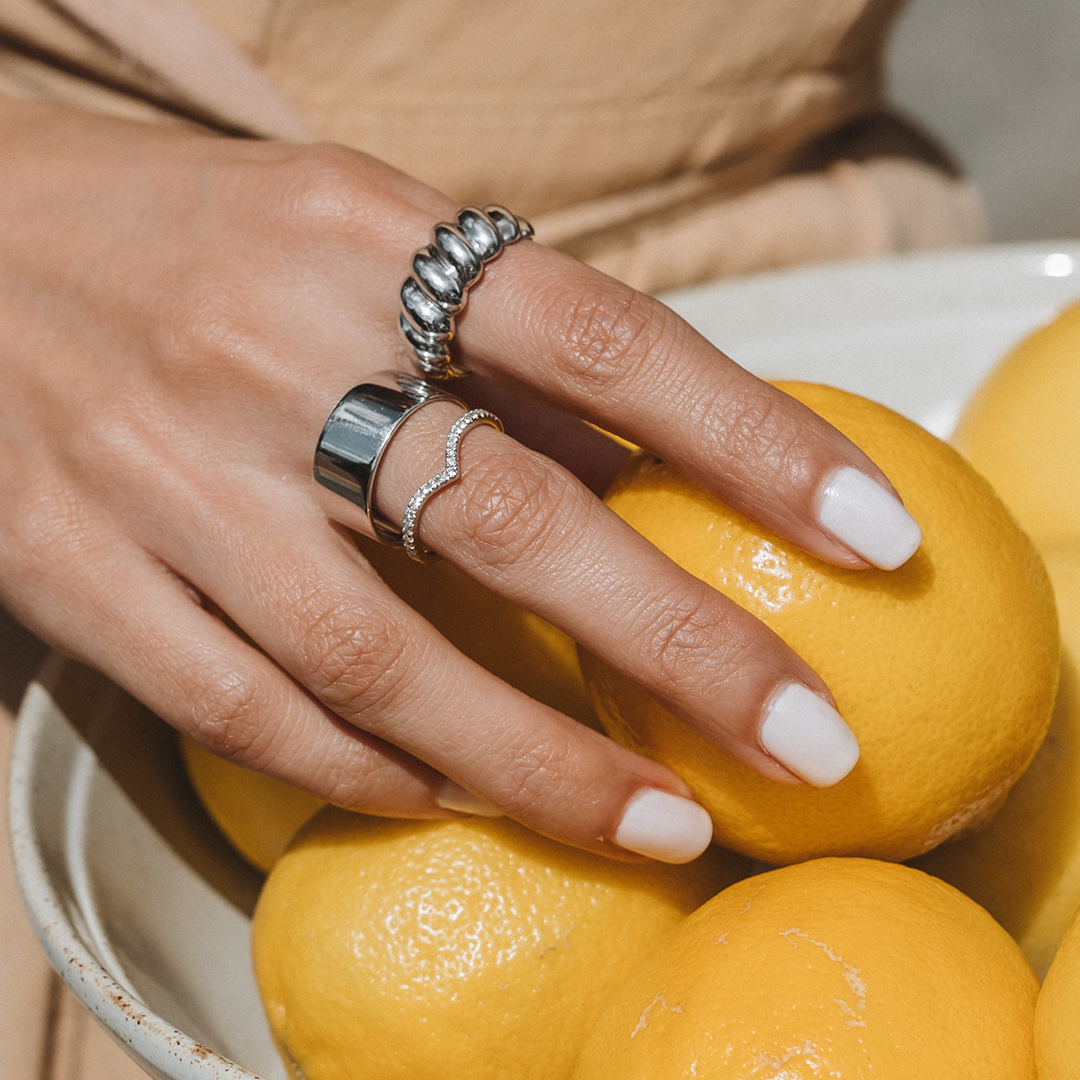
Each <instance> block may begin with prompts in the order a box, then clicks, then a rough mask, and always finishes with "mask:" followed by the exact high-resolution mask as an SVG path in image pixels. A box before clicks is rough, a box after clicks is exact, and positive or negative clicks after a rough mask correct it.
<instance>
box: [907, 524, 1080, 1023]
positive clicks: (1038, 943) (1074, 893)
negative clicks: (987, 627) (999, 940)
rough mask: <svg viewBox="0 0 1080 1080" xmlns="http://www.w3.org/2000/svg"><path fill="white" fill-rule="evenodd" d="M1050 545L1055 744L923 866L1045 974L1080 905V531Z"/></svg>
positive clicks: (920, 862)
mask: <svg viewBox="0 0 1080 1080" xmlns="http://www.w3.org/2000/svg"><path fill="white" fill-rule="evenodd" d="M1042 552H1043V558H1044V560H1045V562H1046V567H1047V570H1048V571H1049V572H1050V579H1051V581H1052V582H1053V584H1054V590H1055V593H1056V595H1057V600H1058V614H1059V617H1060V620H1061V638H1062V656H1061V682H1060V683H1059V685H1058V696H1057V702H1056V704H1055V706H1054V714H1053V717H1052V719H1051V721H1050V730H1049V732H1048V733H1047V736H1046V741H1045V742H1044V743H1043V745H1042V746H1041V747H1040V748H1039V752H1038V753H1037V754H1036V755H1035V758H1034V760H1033V761H1032V763H1031V765H1030V767H1029V768H1028V770H1027V772H1025V773H1024V775H1023V776H1022V777H1021V778H1020V780H1019V781H1018V783H1017V784H1016V786H1015V787H1014V788H1013V790H1012V791H1011V792H1010V793H1009V796H1008V798H1007V799H1006V801H1005V805H1004V806H1003V807H1002V808H1001V810H1000V811H999V812H998V814H997V815H996V816H995V817H994V820H993V821H992V822H991V823H990V824H989V826H988V827H987V828H986V829H984V830H982V831H981V832H979V833H977V834H976V835H974V836H971V837H966V838H964V839H962V840H958V841H955V842H953V843H947V844H942V845H941V847H939V848H937V849H936V850H934V851H931V852H930V853H929V854H928V855H924V856H923V857H922V858H919V859H916V860H915V863H914V865H916V866H918V867H919V868H920V869H922V870H926V871H927V872H928V873H931V874H936V875H938V876H939V877H941V878H944V879H945V880H946V881H948V882H949V883H950V884H952V885H955V886H956V887H957V888H958V889H962V890H963V891H964V892H965V893H967V894H968V896H970V897H972V899H974V900H977V901H978V902H979V903H980V904H982V906H983V907H985V908H986V909H987V910H988V911H989V912H990V914H991V915H993V916H994V918H995V919H997V921H998V922H999V923H1001V925H1002V926H1004V927H1005V929H1006V930H1008V931H1009V933H1010V934H1012V935H1013V937H1014V938H1016V940H1017V941H1018V942H1019V943H1020V945H1021V946H1022V947H1023V949H1024V951H1025V952H1026V953H1027V956H1028V959H1029V960H1030V961H1031V963H1032V964H1033V965H1034V967H1035V971H1036V972H1037V973H1038V974H1039V975H1045V973H1046V970H1047V968H1048V967H1049V966H1050V961H1051V960H1052V959H1053V958H1054V952H1055V951H1056V949H1057V947H1058V944H1059V943H1060V941H1061V939H1062V936H1063V935H1064V933H1065V928H1066V927H1067V926H1068V925H1069V920H1070V919H1071V918H1072V916H1073V912H1074V911H1076V909H1077V907H1078V906H1080V537H1078V538H1077V539H1075V540H1073V541H1072V542H1065V541H1062V542H1060V543H1057V544H1047V545H1043V547H1042ZM1078 1024H1080V1014H1078Z"/></svg>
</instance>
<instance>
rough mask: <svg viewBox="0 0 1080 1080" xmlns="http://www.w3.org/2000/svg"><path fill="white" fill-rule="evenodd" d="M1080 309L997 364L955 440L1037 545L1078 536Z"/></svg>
mask: <svg viewBox="0 0 1080 1080" xmlns="http://www.w3.org/2000/svg"><path fill="white" fill-rule="evenodd" d="M1078 417H1080V304H1076V305H1073V306H1072V307H1069V308H1068V309H1066V310H1065V311H1064V312H1063V313H1061V314H1060V315H1059V316H1058V317H1057V318H1055V319H1054V320H1053V321H1052V322H1051V323H1049V324H1048V325H1047V326H1044V327H1042V328H1041V329H1039V330H1036V331H1035V333H1033V334H1031V335H1030V336H1029V337H1027V338H1026V339H1025V340H1023V341H1022V342H1021V343H1020V344H1019V345H1017V346H1016V348H1015V349H1013V351H1012V352H1011V353H1009V355H1008V356H1006V357H1005V359H1004V360H1003V361H1002V362H1001V363H1000V364H999V365H998V367H997V368H996V369H995V370H994V371H993V372H992V373H991V374H990V377H989V378H988V379H987V380H986V382H985V383H984V384H983V385H982V386H981V387H980V388H979V391H978V393H976V395H975V396H974V397H973V398H972V400H971V402H970V404H969V405H968V407H967V408H966V409H965V411H964V414H963V416H962V417H961V418H960V423H959V425H958V426H957V430H956V433H955V435H954V437H953V443H954V445H956V446H957V447H958V448H959V449H960V450H961V452H962V453H964V454H965V455H966V456H967V457H968V458H969V459H970V461H971V462H972V464H973V465H974V466H975V468H977V469H978V470H979V471H980V472H981V473H982V474H983V475H984V476H985V477H986V478H987V479H988V480H989V481H990V483H991V484H993V485H994V487H995V488H996V489H997V491H998V494H999V495H1000V496H1001V497H1002V499H1004V500H1005V503H1006V504H1007V505H1008V507H1009V509H1010V510H1012V512H1013V513H1014V514H1015V515H1016V516H1017V517H1018V518H1019V519H1020V523H1021V525H1023V526H1024V528H1025V529H1027V530H1028V532H1029V533H1031V535H1032V536H1034V537H1035V538H1036V539H1040V538H1043V537H1045V538H1047V539H1054V538H1060V537H1065V536H1068V535H1070V534H1073V533H1077V534H1080V421H1078Z"/></svg>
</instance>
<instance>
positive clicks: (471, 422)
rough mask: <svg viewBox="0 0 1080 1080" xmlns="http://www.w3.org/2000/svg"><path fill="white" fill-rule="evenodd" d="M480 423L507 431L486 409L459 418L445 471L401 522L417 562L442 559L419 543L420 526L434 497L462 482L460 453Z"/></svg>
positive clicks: (424, 489)
mask: <svg viewBox="0 0 1080 1080" xmlns="http://www.w3.org/2000/svg"><path fill="white" fill-rule="evenodd" d="M476 424H488V425H489V426H490V427H493V428H496V429H497V430H498V431H502V430H503V425H502V421H501V420H500V419H499V418H498V417H497V416H496V415H495V414H494V413H490V412H488V411H487V410H486V409H471V410H470V411H469V412H467V413H466V414H465V415H464V416H459V417H458V418H457V420H455V421H454V424H453V427H451V428H450V431H449V432H448V433H447V436H446V464H445V467H444V468H443V471H442V472H441V473H439V474H438V475H437V476H433V477H432V478H431V479H430V480H428V481H426V482H425V483H423V484H421V485H420V487H419V488H417V489H416V494H415V495H413V497H412V498H411V499H410V500H409V505H408V506H406V507H405V514H404V516H403V517H402V519H401V537H402V541H403V543H404V545H405V550H406V552H408V554H409V557H410V558H411V559H415V560H416V561H417V562H434V561H435V560H436V559H437V558H438V555H436V554H435V553H434V552H433V551H428V550H426V549H425V548H422V547H420V545H419V544H418V543H417V536H416V530H417V527H418V526H419V524H420V515H421V514H422V513H423V512H424V506H425V504H426V503H427V501H428V499H430V498H431V496H432V495H434V494H435V493H436V492H437V491H442V489H443V488H445V487H449V486H450V485H451V484H456V483H457V482H458V481H459V480H460V479H461V465H460V462H459V460H458V451H459V449H460V447H461V440H462V439H464V438H465V433H466V432H467V431H468V430H469V428H471V427H474V426H475V425H476Z"/></svg>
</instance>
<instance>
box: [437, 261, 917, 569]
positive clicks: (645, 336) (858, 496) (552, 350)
mask: <svg viewBox="0 0 1080 1080" xmlns="http://www.w3.org/2000/svg"><path fill="white" fill-rule="evenodd" d="M455 347H456V348H458V349H459V351H460V355H461V357H462V359H463V360H464V361H465V363H466V365H467V366H468V367H469V368H470V369H472V370H474V371H476V372H478V373H479V374H482V375H485V376H487V377H489V378H491V379H493V380H495V381H498V382H502V383H504V384H510V385H512V386H514V387H516V388H517V389H520V390H522V391H524V392H526V393H528V394H532V395H538V396H540V397H542V398H544V399H546V400H548V401H551V402H553V403H555V404H557V405H559V406H560V407H562V408H564V409H566V410H567V411H569V412H572V413H574V414H576V415H578V416H581V417H584V418H585V419H589V420H592V421H593V422H595V423H597V424H599V425H601V426H602V427H605V428H607V429H608V430H611V431H613V432H615V433H617V434H619V435H622V436H624V437H626V438H627V439H629V440H631V441H632V442H635V443H638V444H641V445H644V446H648V447H649V448H650V449H651V450H653V451H655V452H656V453H657V454H659V455H660V456H661V457H663V458H664V459H665V460H666V461H668V462H670V463H671V464H672V465H674V466H675V467H677V468H678V469H680V471H682V472H684V473H685V474H686V475H688V476H689V477H691V478H692V479H694V480H696V481H697V482H698V483H700V484H702V485H703V486H705V487H707V488H709V489H710V490H712V491H715V492H716V493H717V494H719V495H720V496H721V497H722V498H724V499H725V501H727V502H728V503H730V504H731V505H732V506H734V507H735V508H736V509H738V510H740V511H741V512H743V513H744V514H746V515H747V516H749V517H751V518H753V519H754V520H756V521H758V522H760V523H761V524H763V525H765V526H767V527H768V528H770V529H772V530H773V531H775V532H777V533H779V534H780V535H782V536H785V537H787V538H788V539H790V540H792V541H794V542H795V543H797V544H799V545H800V546H801V547H803V548H804V549H806V550H807V551H809V552H811V553H812V554H814V555H816V556H818V557H819V558H822V559H825V560H827V561H829V562H832V563H836V564H838V565H841V566H850V567H859V566H867V565H873V566H877V567H880V568H882V569H893V568H895V567H897V566H899V565H901V564H902V563H904V562H906V561H907V559H908V558H909V557H910V556H911V555H912V554H913V553H914V551H915V550H916V549H917V548H918V546H919V543H920V541H921V532H920V530H919V527H918V525H917V523H916V522H915V521H914V519H913V518H912V517H911V516H910V514H908V512H907V511H906V510H905V509H904V506H903V504H902V502H901V501H900V499H899V496H898V495H897V494H896V492H895V490H894V489H893V487H892V485H891V484H890V483H889V480H888V478H887V477H886V476H885V475H884V473H883V472H882V471H881V470H880V469H879V468H878V467H877V465H875V464H874V462H873V461H872V460H871V459H870V458H869V457H867V455H866V454H865V453H863V452H862V450H860V449H859V448H858V447H857V446H856V445H855V444H854V443H852V442H851V440H850V439H848V438H846V437H845V436H844V435H842V434H841V433H840V432H838V431H837V430H836V429H835V428H834V427H832V426H831V425H830V424H828V423H827V422H826V421H825V420H823V419H822V418H821V417H819V416H817V415H816V414H815V413H813V412H812V411H811V410H809V409H807V408H806V407H805V406H804V405H802V404H801V403H799V402H797V401H795V400H794V399H792V398H790V397H788V396H787V395H786V394H784V393H782V392H781V391H780V390H777V389H776V388H775V387H772V386H770V385H769V384H768V383H765V382H763V381H762V380H761V379H758V378H757V377H756V376H754V375H752V374H751V373H750V372H748V371H746V370H745V369H744V368H742V367H740V366H739V365H738V364H736V363H735V362H734V361H733V360H732V359H731V358H730V357H728V356H725V355H724V354H723V353H722V352H720V351H719V350H718V349H717V348H715V347H714V346H713V345H712V344H711V343H709V342H708V341H707V340H706V339H705V338H704V337H702V336H701V335H700V334H698V333H697V332H696V331H695V330H694V329H693V328H692V327H690V326H689V325H688V324H687V323H686V322H684V321H683V320H682V319H681V318H679V317H678V316H677V315H676V314H675V313H674V312H673V311H671V310H670V309H669V308H667V307H666V306H665V305H663V304H662V303H660V302H659V301H658V300H656V299H654V298H653V297H650V296H647V295H645V294H643V293H639V292H637V291H635V290H634V289H631V288H630V287H629V286H626V285H623V284H621V283H619V282H617V281H614V280H613V279H611V278H609V277H607V276H606V275H603V274H601V273H599V272H597V271H595V270H592V269H591V268H589V267H587V266H584V265H583V264H581V263H579V262H577V261H576V260H575V259H572V258H570V257H568V256H565V255H561V254H560V253H558V252H555V251H552V250H550V249H547V248H544V247H542V246H540V245H536V244H517V245H515V246H514V247H513V248H508V249H507V250H506V251H505V252H504V253H503V254H502V255H500V259H499V264H498V265H497V266H494V267H492V270H491V271H489V273H488V274H487V275H485V277H484V279H483V280H482V281H481V282H480V283H479V284H478V286H477V287H476V289H475V291H474V294H473V295H472V297H471V298H470V302H469V306H468V308H467V309H466V311H465V312H464V313H463V315H462V316H461V317H460V319H459V320H458V338H457V339H456V340H455Z"/></svg>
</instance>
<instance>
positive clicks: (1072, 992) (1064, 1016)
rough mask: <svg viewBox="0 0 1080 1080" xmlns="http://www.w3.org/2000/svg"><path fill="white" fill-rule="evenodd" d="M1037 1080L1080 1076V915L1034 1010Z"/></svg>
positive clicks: (1051, 967) (1072, 924) (1062, 945)
mask: <svg viewBox="0 0 1080 1080" xmlns="http://www.w3.org/2000/svg"><path fill="white" fill-rule="evenodd" d="M1035 1064H1036V1065H1037V1066H1038V1070H1039V1080H1076V1078H1077V1077H1078V1076H1080V915H1077V916H1076V917H1075V918H1074V919H1073V920H1072V922H1071V924H1070V925H1069V927H1068V930H1067V932H1066V934H1065V938H1064V940H1063V941H1062V943H1061V947H1060V948H1059V949H1058V951H1057V955H1056V956H1055V957H1054V962H1053V963H1052V964H1051V965H1050V970H1049V972H1047V975H1046V979H1045V981H1044V982H1043V986H1042V990H1041V991H1040V992H1039V1000H1038V1003H1037V1004H1036V1006H1035Z"/></svg>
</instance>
